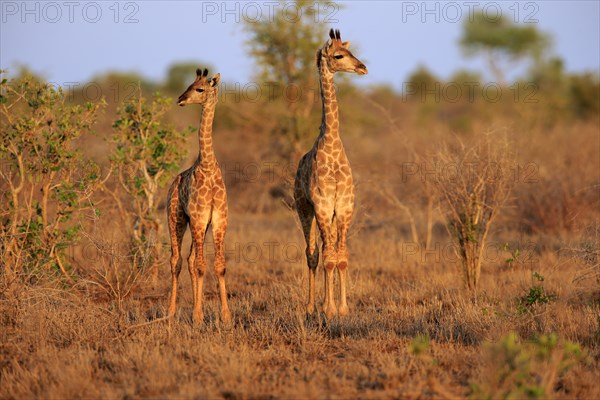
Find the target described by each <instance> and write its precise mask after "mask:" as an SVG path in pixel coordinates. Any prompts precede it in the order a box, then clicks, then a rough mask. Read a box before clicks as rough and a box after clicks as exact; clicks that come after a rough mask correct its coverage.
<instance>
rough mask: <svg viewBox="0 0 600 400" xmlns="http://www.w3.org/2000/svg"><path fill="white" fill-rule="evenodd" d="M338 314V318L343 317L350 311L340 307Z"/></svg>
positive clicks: (345, 307)
mask: <svg viewBox="0 0 600 400" xmlns="http://www.w3.org/2000/svg"><path fill="white" fill-rule="evenodd" d="M339 314H340V317H345V316H347V315H348V314H350V309H349V308H348V306H340V310H339Z"/></svg>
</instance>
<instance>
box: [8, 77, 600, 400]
mask: <svg viewBox="0 0 600 400" xmlns="http://www.w3.org/2000/svg"><path fill="white" fill-rule="evenodd" d="M340 93H341V95H340V97H341V98H340V110H341V119H342V121H341V128H342V135H343V140H344V143H345V146H346V149H347V153H348V157H349V159H350V162H351V164H352V167H353V171H354V176H355V181H356V182H357V189H356V192H357V208H356V214H355V218H354V225H353V228H352V229H351V235H350V238H349V244H348V246H349V251H350V265H349V305H350V308H351V315H350V316H349V317H346V318H343V319H334V320H332V321H326V320H325V319H324V318H323V317H321V316H319V317H317V318H315V319H307V318H306V315H305V311H304V301H305V298H306V293H305V292H306V288H307V283H306V280H307V277H308V268H307V267H306V263H305V262H306V261H305V256H304V242H303V239H302V235H301V231H300V228H299V226H298V223H297V221H296V219H295V218H296V217H295V214H294V213H293V212H292V211H291V210H289V209H288V208H287V206H286V202H288V201H289V193H290V189H289V186H288V184H287V182H288V179H289V177H290V173H293V171H294V170H293V168H294V167H295V165H297V159H296V158H297V155H292V156H291V157H290V158H291V159H289V158H285V157H282V156H281V152H280V149H281V147H282V146H283V145H282V144H281V143H280V142H279V138H278V137H274V136H273V135H272V134H270V132H269V131H264V128H265V127H263V126H262V124H261V123H260V121H262V120H263V119H268V116H269V113H271V112H273V108H276V107H279V105H278V104H275V105H272V106H269V105H267V106H265V105H264V104H257V103H244V102H243V101H242V102H241V103H238V102H233V101H227V99H225V100H222V101H221V102H220V103H219V105H218V106H217V114H216V121H215V146H216V154H217V157H218V158H219V160H220V162H221V166H222V168H223V172H224V177H225V179H226V184H227V188H228V193H229V208H230V221H229V230H228V234H227V237H226V249H227V254H226V257H227V266H228V268H227V271H228V272H227V284H228V289H229V292H230V307H231V311H232V314H233V319H234V324H233V327H232V328H231V329H225V328H224V327H222V326H221V324H220V323H219V318H218V315H219V310H218V307H219V305H218V303H219V302H218V291H217V287H216V279H215V278H214V275H213V274H212V271H210V270H209V273H208V278H207V283H206V284H205V323H204V325H203V326H194V325H193V324H192V321H191V305H192V301H191V288H190V285H189V279H188V278H186V277H185V275H187V273H186V272H185V271H183V274H184V279H182V285H183V288H182V290H181V297H180V307H179V309H178V314H177V315H176V317H175V318H174V319H171V320H165V319H163V317H164V316H165V313H166V306H167V300H168V294H169V293H168V290H169V284H170V271H169V267H168V252H169V249H168V245H167V238H166V237H162V238H160V239H161V241H162V244H163V251H162V253H161V254H162V256H161V259H160V260H159V263H160V272H159V278H160V279H159V283H158V285H157V286H156V287H152V285H151V284H150V283H149V282H148V281H149V276H148V275H149V274H148V272H147V271H146V270H144V269H140V268H139V267H135V265H137V264H136V263H134V262H133V261H132V258H131V255H130V254H129V253H128V247H127V244H126V243H127V241H128V240H130V239H129V238H130V234H131V229H132V227H129V226H126V224H123V223H122V222H120V220H119V210H118V209H117V207H116V205H115V203H114V202H113V201H111V197H110V196H109V195H108V194H107V193H105V192H98V193H97V194H96V196H97V197H98V198H97V206H98V207H99V208H100V209H101V213H100V215H99V216H98V217H96V218H88V219H86V220H85V223H84V229H83V233H82V235H81V237H80V238H79V241H78V243H77V245H74V246H72V247H71V248H70V249H69V251H68V252H67V259H66V260H65V261H66V263H67V264H68V268H69V274H70V276H71V277H72V279H73V280H74V283H69V282H67V281H66V280H65V279H64V277H63V275H62V274H61V273H60V272H59V271H58V272H56V273H54V272H53V271H54V270H46V269H44V270H42V271H41V272H40V270H35V271H31V270H28V268H27V265H24V266H20V268H13V267H15V266H11V267H10V268H11V271H13V270H14V271H18V273H16V274H7V273H5V272H6V271H7V268H8V267H7V266H6V265H5V266H4V268H3V274H2V275H1V276H0V324H1V330H0V336H1V341H0V398H32V397H44V398H80V397H94V398H107V397H110V398H116V397H120V398H124V397H127V398H139V397H201V398H203V397H210V398H213V397H224V398H230V399H231V398H256V397H276V398H280V397H285V398H289V397H291V398H329V397H336V398H356V397H360V398H460V397H468V396H472V397H492V398H497V397H505V396H508V395H512V396H516V397H532V398H536V397H537V398H539V397H554V398H600V389H599V387H598V385H597V384H596V380H597V376H598V371H599V367H600V364H599V363H600V343H599V340H600V319H599V317H598V315H599V311H600V289H599V284H600V270H599V268H600V267H599V259H598V257H599V253H598V252H599V248H600V246H599V236H598V235H599V232H600V213H599V209H600V207H599V206H600V202H599V191H600V186H599V185H600V172H599V169H598V165H600V152H599V151H598V140H599V138H598V135H599V128H600V127H599V126H598V118H597V115H595V116H594V117H592V118H589V119H579V118H572V117H567V116H565V117H564V120H560V121H559V122H555V123H549V122H548V121H547V120H546V119H544V118H543V117H541V116H542V115H543V112H544V110H538V108H537V107H539V105H535V106H527V105H523V104H515V103H512V102H511V103H508V102H507V103H501V104H487V103H486V102H485V101H480V102H477V103H476V104H462V103H461V104H425V103H422V102H419V101H406V100H403V99H402V98H401V97H400V96H399V95H394V94H393V93H390V92H388V91H385V90H378V89H369V90H364V89H359V88H354V87H347V88H342V90H341V91H340ZM542 100H543V99H542ZM199 113H200V111H199V109H196V108H191V107H190V108H188V109H179V108H177V109H175V108H173V109H172V110H171V111H170V112H169V113H168V114H167V117H166V118H167V119H168V120H170V121H172V122H173V123H174V124H175V125H176V127H177V128H179V129H183V128H184V127H186V126H187V125H189V124H194V125H195V124H196V123H197V118H198V117H199ZM115 118H116V117H115V114H114V105H112V104H109V105H108V108H107V109H106V111H105V112H104V114H103V115H102V117H101V119H100V121H99V122H98V124H97V125H96V130H97V131H98V135H97V136H95V137H93V136H92V137H87V138H82V139H81V140H82V145H81V148H82V149H84V151H85V154H86V156H87V157H89V158H91V159H93V160H95V161H96V162H98V163H99V164H101V165H103V166H104V167H105V170H106V169H107V167H108V160H107V159H106V153H107V149H110V144H108V142H106V141H104V140H103V138H104V137H108V136H109V135H110V134H111V128H110V126H111V125H112V122H113V121H114V120H115ZM267 128H268V126H267ZM315 134H316V130H315ZM485 135H487V136H488V137H489V136H494V137H496V136H498V137H502V138H505V139H507V140H508V141H509V142H510V143H511V146H512V148H511V150H512V152H513V153H514V155H515V158H516V161H515V165H514V166H513V173H514V178H513V182H512V183H513V189H512V192H511V196H510V197H509V199H508V201H507V202H506V204H505V206H504V207H503V208H501V209H500V210H499V214H498V217H497V218H496V220H495V222H494V224H492V225H491V227H490V231H489V233H488V241H487V242H488V243H487V246H486V249H485V250H484V252H483V263H482V270H481V278H480V281H479V285H478V291H477V292H476V293H473V292H468V291H465V290H464V284H463V281H462V278H461V270H460V260H459V259H457V258H456V256H455V255H454V254H455V253H454V250H453V247H452V246H453V244H452V240H451V237H450V236H449V234H448V233H447V231H446V228H445V227H444V219H443V214H442V212H441V209H440V208H439V199H438V198H437V197H436V196H435V194H434V192H433V191H432V190H431V184H432V183H433V182H432V179H435V176H433V177H432V175H431V174H432V172H431V169H428V166H427V165H428V164H427V163H428V162H430V160H432V156H433V155H435V154H437V153H438V152H439V151H440V150H441V149H442V148H443V145H444V144H448V143H450V144H451V143H455V142H456V140H458V139H460V140H461V141H463V142H465V143H475V142H477V141H478V140H479V139H480V138H481V137H482V136H485ZM187 140H188V142H187V143H188V144H189V148H190V149H193V150H192V151H191V153H190V154H189V156H188V159H187V160H186V161H185V162H184V163H183V164H182V165H181V168H182V169H183V168H186V167H187V166H188V165H189V164H190V162H191V161H192V160H193V158H194V157H195V151H196V150H195V149H196V146H197V144H196V143H197V139H196V136H195V135H190V137H188V138H187ZM311 141H312V138H307V139H306V143H302V144H301V145H300V147H302V148H305V147H307V146H308V145H309V144H308V143H310V142H311ZM433 173H434V174H435V173H436V172H433ZM437 173H443V172H440V171H438V172H437ZM109 184H110V182H109ZM122 195H125V194H123V193H122ZM165 196H166V193H164V189H163V193H162V194H161V195H160V196H159V197H160V198H162V199H163V201H162V204H160V205H159V212H160V214H159V217H160V218H162V223H163V224H164V223H165V221H164V217H165V215H164V214H165V212H164V198H165ZM4 201H5V200H3V202H4ZM123 204H125V205H127V204H128V203H127V201H126V200H125V201H124V202H123ZM3 207H4V206H3ZM428 227H430V228H428ZM428 232H429V234H428ZM209 241H210V240H209ZM184 248H186V249H187V248H189V238H188V237H186V239H185V242H184ZM207 253H208V254H209V258H210V254H212V252H211V247H210V245H208V246H207ZM209 265H210V264H209ZM184 270H185V267H184ZM318 277H320V274H319V275H318ZM322 292H323V283H322V279H318V282H317V293H319V294H320V295H321V296H322ZM594 376H596V378H594Z"/></svg>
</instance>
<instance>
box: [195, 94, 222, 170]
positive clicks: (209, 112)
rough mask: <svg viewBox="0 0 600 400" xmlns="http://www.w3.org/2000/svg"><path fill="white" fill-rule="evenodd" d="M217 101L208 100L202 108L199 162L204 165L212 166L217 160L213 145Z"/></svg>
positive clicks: (199, 133) (199, 132)
mask: <svg viewBox="0 0 600 400" xmlns="http://www.w3.org/2000/svg"><path fill="white" fill-rule="evenodd" d="M216 104H217V102H216V100H215V101H208V102H206V103H205V104H204V106H203V108H202V119H201V120H200V128H199V130H198V137H199V139H200V146H199V148H200V156H199V158H198V160H199V162H200V164H201V165H203V166H206V167H208V166H211V165H213V164H214V163H215V162H216V158H215V153H214V151H213V145H212V126H213V119H214V116H215V106H216Z"/></svg>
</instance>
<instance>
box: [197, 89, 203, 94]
mask: <svg viewBox="0 0 600 400" xmlns="http://www.w3.org/2000/svg"><path fill="white" fill-rule="evenodd" d="M196 92H198V93H202V92H204V89H196Z"/></svg>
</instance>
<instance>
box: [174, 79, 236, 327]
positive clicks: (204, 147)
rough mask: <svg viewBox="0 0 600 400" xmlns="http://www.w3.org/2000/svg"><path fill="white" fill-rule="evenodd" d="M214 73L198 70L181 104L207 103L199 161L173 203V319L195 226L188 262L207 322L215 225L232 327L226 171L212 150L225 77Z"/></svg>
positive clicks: (225, 309) (196, 316) (225, 315)
mask: <svg viewBox="0 0 600 400" xmlns="http://www.w3.org/2000/svg"><path fill="white" fill-rule="evenodd" d="M207 75H208V70H207V69H204V72H203V71H202V70H201V69H198V70H196V79H195V80H194V82H193V83H192V84H191V85H190V86H189V87H188V88H187V90H186V91H185V92H183V94H182V95H181V96H179V99H178V100H177V104H179V105H180V106H185V105H186V104H202V105H203V110H202V118H201V122H200V129H199V131H198V136H199V139H200V149H199V150H200V151H199V155H198V158H197V159H196V162H194V165H192V166H191V167H190V168H189V169H187V170H185V171H183V172H182V173H180V174H179V175H178V176H177V177H176V178H175V181H174V182H173V184H172V185H171V187H170V188H169V195H168V198H167V216H168V221H169V235H170V236H171V274H172V280H173V282H172V284H173V286H172V289H171V300H170V302H169V315H171V316H172V315H174V314H175V309H176V305H177V279H178V277H179V273H180V272H181V264H182V259H181V241H182V239H183V235H184V233H185V231H186V229H187V226H188V225H189V226H190V231H191V232H192V246H191V250H190V255H189V257H188V268H189V271H190V277H191V279H192V290H193V296H194V312H193V320H194V322H195V323H202V322H203V320H204V313H203V311H202V283H203V278H204V274H205V272H206V259H205V258H204V238H205V235H206V232H207V231H208V226H209V225H212V232H213V240H214V246H215V261H214V269H215V273H216V275H217V278H218V280H219V295H220V297H221V320H222V321H223V323H225V324H230V323H231V313H230V312H229V306H228V305H227V290H226V289H225V253H224V239H225V231H226V230H227V193H226V192H225V184H224V183H223V177H222V175H221V168H220V167H219V163H218V162H217V159H216V158H215V154H214V152H213V147H212V124H213V118H214V114H215V106H216V104H217V94H218V89H217V85H218V84H219V80H220V74H216V75H215V76H213V77H212V78H211V79H207V78H206V76H207Z"/></svg>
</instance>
